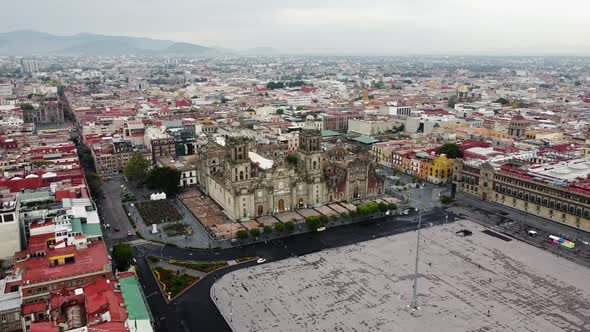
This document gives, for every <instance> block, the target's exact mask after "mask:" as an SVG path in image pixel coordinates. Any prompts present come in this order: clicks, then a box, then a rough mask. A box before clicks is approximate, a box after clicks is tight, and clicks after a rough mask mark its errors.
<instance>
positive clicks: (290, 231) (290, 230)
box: [285, 221, 295, 233]
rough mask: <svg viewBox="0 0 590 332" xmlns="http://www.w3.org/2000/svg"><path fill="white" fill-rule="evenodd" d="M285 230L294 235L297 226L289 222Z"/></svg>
mask: <svg viewBox="0 0 590 332" xmlns="http://www.w3.org/2000/svg"><path fill="white" fill-rule="evenodd" d="M285 229H286V230H287V232H289V233H293V232H294V231H295V224H294V223H293V222H292V221H287V222H286V223H285Z"/></svg>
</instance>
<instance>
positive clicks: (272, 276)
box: [211, 220, 590, 332]
mask: <svg viewBox="0 0 590 332" xmlns="http://www.w3.org/2000/svg"><path fill="white" fill-rule="evenodd" d="M463 229H467V230H470V231H471V232H472V235H470V236H465V237H460V236H458V235H457V234H456V232H457V231H459V230H463ZM484 230H485V229H484V228H483V227H482V226H480V225H478V224H475V223H472V222H470V221H466V220H462V221H458V222H455V223H452V224H447V225H443V226H436V227H432V228H428V229H425V230H423V231H422V234H421V243H420V264H419V271H420V279H419V282H418V305H419V307H420V309H419V310H417V311H412V310H411V309H409V308H408V304H410V303H411V299H412V283H413V276H414V262H415V253H416V232H409V233H403V234H399V235H395V236H390V237H386V238H380V239H376V240H372V241H368V242H363V243H359V244H356V245H351V246H346V247H341V248H337V249H331V250H325V251H322V252H319V253H314V254H310V255H306V256H301V257H295V258H291V259H287V260H283V261H279V262H275V263H269V264H263V265H258V266H255V267H251V268H248V269H242V270H239V271H236V272H233V273H230V274H227V275H225V276H224V277H223V278H222V279H221V280H219V281H218V282H217V283H216V284H215V285H214V287H213V289H212V290H211V296H212V298H213V299H214V302H215V303H216V304H217V306H218V308H219V310H220V311H221V313H222V315H223V316H224V317H225V319H226V320H227V321H228V324H229V325H230V326H231V328H232V329H233V330H234V331H543V332H544V331H588V330H590V309H589V308H590V285H589V284H588V283H587V280H588V276H589V275H590V269H588V268H586V267H583V266H581V265H577V264H575V263H573V262H570V261H568V260H566V259H563V258H561V257H557V256H555V255H554V254H551V253H549V252H546V251H543V250H540V249H538V248H535V247H532V246H529V245H527V244H525V243H523V242H520V241H517V240H515V239H511V238H509V237H506V236H504V235H502V234H498V233H494V232H488V233H484V232H482V231H484Z"/></svg>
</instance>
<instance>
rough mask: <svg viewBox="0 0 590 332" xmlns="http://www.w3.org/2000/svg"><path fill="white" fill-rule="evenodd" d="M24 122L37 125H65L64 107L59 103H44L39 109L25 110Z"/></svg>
mask: <svg viewBox="0 0 590 332" xmlns="http://www.w3.org/2000/svg"><path fill="white" fill-rule="evenodd" d="M23 120H24V122H25V123H35V124H58V123H63V122H64V111H63V106H62V105H61V103H60V102H58V101H44V102H42V103H41V104H39V107H37V108H33V109H25V110H23Z"/></svg>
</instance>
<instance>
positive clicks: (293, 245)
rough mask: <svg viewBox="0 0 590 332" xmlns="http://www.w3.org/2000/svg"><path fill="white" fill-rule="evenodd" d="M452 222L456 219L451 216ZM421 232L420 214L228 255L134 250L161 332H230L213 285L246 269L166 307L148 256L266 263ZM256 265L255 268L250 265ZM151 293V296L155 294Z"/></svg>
mask: <svg viewBox="0 0 590 332" xmlns="http://www.w3.org/2000/svg"><path fill="white" fill-rule="evenodd" d="M446 220H447V219H446V217H445V212H444V211H442V210H440V209H435V210H434V211H432V212H427V213H424V214H423V216H422V225H423V227H430V226H433V225H436V224H440V223H444V222H445V221H446ZM449 220H451V221H452V220H454V215H452V214H451V215H450V218H449ZM416 227H417V214H414V215H411V216H404V217H398V218H395V217H387V218H383V219H380V220H374V221H371V222H368V223H360V224H354V225H347V226H341V227H336V228H333V229H330V231H328V232H317V233H306V234H300V235H295V236H291V237H288V238H285V239H282V240H275V241H271V242H268V243H266V244H264V243H262V244H256V245H250V246H246V247H241V248H230V249H225V250H216V251H208V250H186V249H181V248H177V247H171V246H160V245H154V244H145V245H140V246H136V248H135V249H136V254H137V256H138V264H139V267H140V280H141V282H142V284H143V286H144V292H145V294H146V296H148V299H147V300H148V303H149V305H150V308H151V310H152V312H153V314H154V317H159V319H160V320H159V321H158V325H159V331H170V332H172V331H198V330H205V331H230V330H229V327H228V326H227V324H226V323H225V320H224V319H223V318H222V316H221V315H220V314H219V312H218V310H217V308H216V307H215V305H214V304H213V302H212V301H211V299H210V294H209V292H210V289H211V285H212V284H213V282H214V281H215V279H216V278H219V277H221V276H222V275H224V274H226V273H228V272H230V271H232V270H234V269H239V268H242V267H244V265H240V266H235V267H230V268H228V269H224V270H222V271H218V272H215V273H213V274H212V275H210V276H208V277H206V278H205V279H203V280H201V281H200V282H199V283H197V284H196V285H195V286H193V287H192V288H190V289H189V290H188V291H187V292H186V293H185V294H183V295H182V296H181V297H180V298H178V299H177V300H175V301H174V302H173V303H170V304H167V303H166V302H165V301H164V299H163V296H162V295H161V294H160V293H159V290H158V286H157V284H156V283H155V280H154V278H153V276H152V274H151V272H150V271H149V266H148V265H147V262H146V260H145V257H146V256H150V255H152V256H161V255H162V256H163V257H166V258H174V259H177V260H195V261H212V260H227V259H236V258H240V257H247V256H258V257H264V258H265V259H266V260H267V262H272V261H276V260H281V259H284V258H288V257H296V256H301V255H305V254H309V253H313V252H317V251H320V250H323V249H328V248H334V247H339V246H344V245H350V244H354V243H358V242H363V241H367V240H371V239H374V238H383V237H387V236H388V235H393V234H398V233H402V232H407V231H413V230H415V229H416ZM252 264H255V263H252ZM152 294H153V295H152Z"/></svg>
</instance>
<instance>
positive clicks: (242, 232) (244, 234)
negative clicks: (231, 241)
mask: <svg viewBox="0 0 590 332" xmlns="http://www.w3.org/2000/svg"><path fill="white" fill-rule="evenodd" d="M236 237H237V238H238V239H240V240H244V239H247V238H248V231H247V230H245V229H240V230H239V231H237V232H236Z"/></svg>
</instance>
